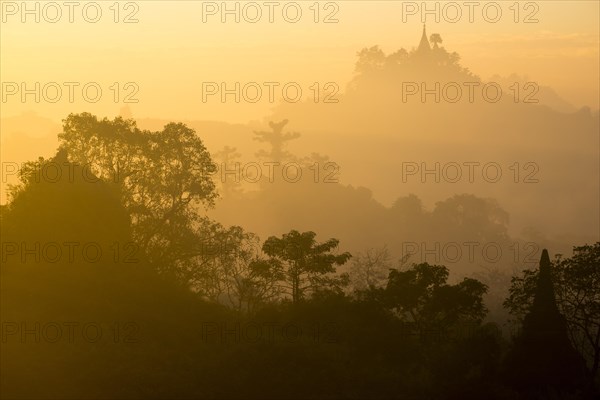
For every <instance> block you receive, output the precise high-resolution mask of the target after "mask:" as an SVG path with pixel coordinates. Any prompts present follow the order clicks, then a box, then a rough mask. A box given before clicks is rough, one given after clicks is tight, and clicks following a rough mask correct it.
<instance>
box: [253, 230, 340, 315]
mask: <svg viewBox="0 0 600 400" xmlns="http://www.w3.org/2000/svg"><path fill="white" fill-rule="evenodd" d="M315 237H316V234H315V233H314V232H304V233H300V232H298V231H296V230H292V231H290V232H289V233H286V234H284V235H282V237H281V238H277V237H275V236H271V237H269V238H268V239H267V240H266V241H265V243H264V244H263V247H262V249H263V252H264V253H265V254H267V255H268V256H269V257H271V260H272V262H273V264H272V266H273V269H272V270H273V271H274V273H275V274H282V275H283V276H284V280H283V282H282V287H283V289H284V290H285V292H286V293H287V294H289V295H290V296H291V298H292V301H293V302H294V303H297V302H298V301H300V300H302V299H303V298H304V296H305V294H307V293H308V292H314V291H317V290H322V289H333V290H336V289H339V288H340V287H341V286H342V285H344V284H345V283H346V282H347V276H338V277H336V276H331V275H330V274H332V273H334V272H335V266H336V265H338V266H339V265H343V264H344V263H345V262H346V261H348V260H349V259H350V257H351V255H350V253H342V254H333V253H332V251H333V250H334V249H335V248H336V247H337V246H338V243H339V241H338V240H337V239H329V240H327V241H325V242H323V243H317V241H316V240H315Z"/></svg>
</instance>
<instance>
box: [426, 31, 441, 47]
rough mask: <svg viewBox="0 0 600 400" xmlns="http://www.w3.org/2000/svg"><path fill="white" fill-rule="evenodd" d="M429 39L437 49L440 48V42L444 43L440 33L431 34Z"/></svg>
mask: <svg viewBox="0 0 600 400" xmlns="http://www.w3.org/2000/svg"><path fill="white" fill-rule="evenodd" d="M429 41H430V42H431V43H433V48H434V49H437V48H438V44H439V43H442V37H441V36H440V34H439V33H433V34H431V36H430V37H429Z"/></svg>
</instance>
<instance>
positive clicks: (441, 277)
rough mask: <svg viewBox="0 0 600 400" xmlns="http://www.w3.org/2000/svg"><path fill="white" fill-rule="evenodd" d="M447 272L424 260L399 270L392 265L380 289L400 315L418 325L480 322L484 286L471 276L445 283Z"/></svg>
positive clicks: (482, 314)
mask: <svg viewBox="0 0 600 400" xmlns="http://www.w3.org/2000/svg"><path fill="white" fill-rule="evenodd" d="M448 275H449V272H448V268H446V267H445V266H443V265H430V264H428V263H421V264H413V265H412V266H411V267H410V268H408V269H406V270H403V271H401V270H397V269H392V270H391V271H390V273H389V277H388V283H387V286H386V288H385V291H384V296H385V298H386V302H387V304H388V305H389V306H390V307H391V308H393V309H394V310H395V311H396V313H397V314H398V316H399V317H400V318H401V319H403V320H408V321H410V322H413V323H415V324H416V325H417V327H418V328H419V329H424V328H427V327H428V326H432V325H436V326H442V327H449V326H451V325H453V324H456V323H459V322H475V323H479V322H481V321H482V320H483V318H484V317H485V315H486V312H487V309H486V308H485V306H484V304H483V295H484V294H485V292H486V291H487V287H486V286H485V285H484V284H482V283H481V282H479V281H478V280H476V279H471V278H465V279H464V280H463V281H462V282H460V283H458V284H455V285H448V284H447V283H446V281H447V279H448Z"/></svg>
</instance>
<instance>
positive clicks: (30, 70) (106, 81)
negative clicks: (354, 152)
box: [0, 1, 600, 122]
mask: <svg viewBox="0 0 600 400" xmlns="http://www.w3.org/2000/svg"><path fill="white" fill-rule="evenodd" d="M1 3H2V21H3V23H2V27H1V29H2V34H1V35H0V36H1V39H0V44H1V47H2V54H1V57H0V59H1V61H0V67H1V74H2V77H1V80H2V83H3V99H2V116H11V115H16V114H20V113H21V112H23V111H25V110H35V111H36V112H37V113H38V114H41V115H44V116H48V117H51V118H53V119H55V120H57V121H58V120H60V119H62V118H64V117H65V116H66V115H67V114H68V113H70V112H77V111H90V112H93V113H96V114H99V115H115V114H117V113H118V112H119V110H120V109H121V108H122V107H123V106H124V105H125V104H124V103H123V100H124V96H125V95H127V94H132V93H134V92H136V93H135V94H133V96H132V99H134V100H138V103H135V104H129V105H130V107H131V110H132V111H133V114H134V116H136V117H160V118H168V119H208V120H222V121H230V122H247V121H250V120H260V119H262V118H263V117H264V116H266V115H267V114H268V113H269V110H270V108H271V107H272V106H273V105H274V104H273V103H271V102H270V101H269V99H268V91H269V89H268V87H267V86H264V85H263V82H277V83H279V86H278V87H275V91H274V95H275V100H280V99H281V96H282V93H281V87H282V86H283V85H284V84H286V83H288V82H298V84H299V85H300V87H301V89H302V93H303V96H302V97H304V98H306V97H308V96H310V95H312V94H313V92H312V91H311V89H310V87H311V85H312V84H314V83H315V82H317V83H318V86H319V88H320V90H323V86H324V84H326V83H327V82H335V83H336V84H337V85H338V86H339V87H340V89H341V90H342V91H343V89H344V87H345V85H346V84H347V82H348V81H349V80H350V79H351V77H352V74H353V68H354V63H355V61H356V52H357V51H359V50H360V49H362V48H364V47H367V46H369V47H370V46H373V45H379V46H380V47H381V48H382V49H383V50H384V51H385V52H386V53H391V52H394V51H396V50H397V49H399V48H401V47H404V48H406V49H408V50H410V49H411V48H412V47H414V46H416V45H417V44H418V42H419V39H420V36H421V30H422V18H423V17H425V18H426V21H427V31H428V34H431V33H439V34H440V35H441V36H442V38H443V45H444V46H445V47H446V49H447V50H449V51H456V52H458V53H459V54H460V55H461V56H462V60H463V65H464V66H466V67H469V68H470V69H471V70H472V71H473V72H475V73H477V74H478V75H479V76H481V77H482V78H483V79H488V78H490V77H491V76H492V75H494V74H500V75H502V76H506V75H509V74H511V73H513V72H515V73H518V74H520V75H527V76H528V77H529V79H530V80H532V81H536V82H538V83H539V84H540V85H548V86H552V87H553V88H554V89H555V90H556V91H557V92H558V93H559V94H560V95H561V96H563V97H564V98H565V99H566V100H568V101H569V102H571V103H572V104H574V105H575V106H577V107H580V106H583V105H590V106H591V107H592V108H598V106H599V104H598V102H599V100H598V92H599V91H598V85H599V77H598V70H599V68H600V66H599V62H598V57H599V52H598V47H599V39H598V37H599V27H598V15H599V12H600V9H599V2H597V1H568V2H567V1H539V2H525V1H522V2H519V3H518V4H517V6H516V7H515V4H516V2H513V1H500V2H496V3H494V2H476V3H477V5H476V6H474V9H473V13H472V17H473V19H474V22H472V23H471V22H469V13H470V10H469V8H468V6H465V5H464V4H465V2H455V3H452V2H450V5H448V4H447V3H449V2H438V3H437V4H438V5H437V7H439V16H440V20H439V22H436V21H435V15H434V14H428V15H422V13H421V11H422V10H421V9H422V2H414V3H411V2H399V1H337V2H320V3H319V4H318V7H315V6H314V4H315V2H313V1H300V2H296V3H294V2H275V3H276V4H275V5H273V8H272V10H273V14H272V15H273V20H274V22H273V23H270V22H269V6H268V5H265V4H266V2H262V1H259V2H255V3H253V4H250V5H247V4H246V3H248V2H240V3H239V5H238V7H239V10H240V22H239V23H236V22H235V20H234V19H235V15H228V16H227V15H226V16H225V17H227V21H226V22H225V23H222V22H221V18H222V17H223V15H222V13H221V11H222V5H221V2H200V1H168V2H167V1H137V2H120V4H119V5H120V7H119V14H118V16H116V15H115V10H116V7H114V5H113V4H114V2H112V1H100V2H96V4H97V6H96V5H91V6H90V5H88V6H87V8H86V13H84V12H83V8H84V6H85V4H86V2H80V4H79V5H78V6H77V7H75V8H74V9H73V15H72V16H73V20H74V21H73V22H72V23H70V22H69V8H68V7H67V6H64V5H63V2H56V3H54V4H58V5H59V7H58V9H60V12H61V17H60V18H58V17H57V15H58V14H57V8H56V7H54V6H47V5H46V4H44V3H47V2H40V5H39V6H38V7H39V18H40V22H39V23H36V22H35V17H36V16H35V15H34V14H31V15H23V12H22V11H23V10H22V5H21V4H22V3H21V2H9V1H2V2H1ZM35 3H36V2H28V3H27V4H28V7H30V9H32V10H33V9H34V7H35ZM227 3H228V7H230V9H233V8H234V7H235V4H234V3H237V2H227ZM250 3H252V2H250ZM291 3H293V4H291ZM491 3H493V4H491ZM427 4H428V5H427V7H429V8H430V9H434V7H436V5H435V4H436V2H428V3H427ZM456 4H458V5H459V6H460V12H461V14H462V17H461V18H460V19H459V20H458V22H454V23H453V22H451V20H453V19H455V18H456V16H457V14H456V10H457V8H456V7H455V5H456ZM486 4H487V5H486ZM490 4H491V5H490ZM255 5H258V6H259V7H258V9H260V12H261V13H262V17H261V18H260V20H258V22H256V23H252V22H250V21H249V20H251V19H253V18H255V16H256V15H257V14H256V11H257V7H255ZM497 6H498V7H499V8H500V9H501V11H502V15H501V17H500V18H499V20H498V22H496V23H492V22H488V21H492V20H494V18H495V15H496V14H495V13H496V7H497ZM111 7H112V8H111ZM284 7H285V8H286V10H287V11H286V14H285V17H286V18H288V20H293V19H294V18H295V12H296V9H297V8H299V9H300V10H301V11H302V16H301V17H300V18H299V22H297V23H291V22H287V21H286V20H285V18H284V13H283V9H284ZM415 7H417V8H418V10H415ZM96 8H99V9H100V10H101V11H102V15H101V17H100V18H99V21H98V22H97V23H90V22H86V20H85V18H88V19H89V20H94V19H95V18H96ZM216 8H218V9H216ZM317 8H318V9H319V14H318V16H317V15H316V14H315V10H316V9H317ZM484 8H485V9H486V10H487V11H486V13H484V11H483V9H484ZM516 9H519V13H518V16H517V15H516V13H515V10H516ZM203 11H204V12H203ZM211 11H213V14H214V15H212V14H211ZM413 13H414V15H413ZM128 16H129V17H130V18H131V19H137V20H138V22H137V23H123V20H124V19H126V17H128ZM328 16H329V18H330V19H337V21H338V22H334V23H323V20H324V19H326V18H327V17H328ZM23 17H24V18H26V22H25V23H23V22H22V21H21V19H22V18H23ZM84 17H85V18H84ZM115 17H117V18H118V20H119V22H118V23H115V22H114V18H115ZM203 17H204V19H205V22H203ZM315 18H317V19H318V20H319V21H320V22H319V23H315V22H314V19H315ZM515 18H517V19H518V21H519V22H518V23H515V21H514V19H515ZM53 19H58V22H56V23H52V22H50V20H53ZM403 19H404V20H405V21H403ZM486 19H487V20H488V21H486ZM526 19H530V20H533V19H537V21H538V22H531V23H524V20H526ZM7 82H8V83H7ZM11 82H14V83H16V84H18V85H20V84H21V82H26V84H27V87H28V88H34V87H35V86H34V84H35V82H40V92H42V91H43V86H44V85H45V84H47V83H49V82H57V83H58V86H60V88H61V90H62V96H61V97H60V99H59V100H58V101H56V103H50V102H48V101H45V100H44V98H43V96H42V99H41V100H40V103H38V104H36V103H35V98H34V95H28V96H27V97H26V102H24V103H23V102H22V100H21V98H20V93H17V94H16V95H8V96H7V93H8V92H10V91H11V90H14V86H10V85H12V84H10V83H11ZM63 82H77V83H78V84H79V86H73V88H74V92H73V94H74V103H70V102H69V87H68V86H65V85H64V84H63ZM88 82H97V83H98V85H99V87H100V88H101V89H102V96H101V97H100V99H99V101H98V102H97V103H91V102H89V101H86V100H84V99H83V97H82V90H81V89H82V87H83V85H85V84H86V83H88ZM115 82H116V83H117V86H114V83H115ZM128 82H133V83H134V85H129V86H126V84H127V83H128ZM203 82H217V83H218V84H220V83H221V82H226V83H227V85H228V86H227V87H230V88H233V87H234V84H235V82H240V87H243V86H244V85H245V84H246V83H248V82H257V83H258V84H259V85H260V86H261V90H262V91H263V93H262V97H261V100H260V101H258V102H257V103H255V104H250V103H248V102H244V101H243V100H242V101H241V102H240V103H239V104H236V103H235V101H234V98H233V95H230V96H229V97H228V101H227V102H226V103H222V102H221V100H220V97H219V95H214V96H212V97H208V98H207V101H206V102H203V99H202V97H203V96H202V93H203ZM7 85H9V86H7ZM55 86H56V85H54V86H53V85H50V86H47V95H48V98H50V99H53V98H55V96H56V94H55V90H56V87H55ZM117 87H118V88H119V90H118V91H119V97H120V98H119V99H118V102H116V103H115V100H114V98H113V97H114V95H115V92H116V91H117V90H116V88H117ZM19 90H20V88H19ZM88 90H89V93H88V94H89V96H90V98H93V96H95V94H94V93H95V88H94V86H89V87H88ZM249 93H250V95H251V96H254V94H252V93H253V92H249Z"/></svg>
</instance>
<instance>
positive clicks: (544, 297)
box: [505, 249, 587, 393]
mask: <svg viewBox="0 0 600 400" xmlns="http://www.w3.org/2000/svg"><path fill="white" fill-rule="evenodd" d="M505 374H506V379H507V381H508V383H509V384H510V385H511V386H513V387H515V388H516V389H517V390H519V391H525V392H538V393H539V392H547V391H558V392H572V391H574V390H577V389H578V388H583V384H584V379H585V376H586V375H587V370H586V367H585V362H584V360H583V358H582V357H581V355H580V354H579V353H578V352H577V351H576V350H575V349H574V348H573V346H572V345H571V342H570V341H569V337H568V334H567V323H566V320H565V318H564V317H563V315H562V314H561V313H560V311H559V309H558V306H557V304H556V298H555V295H554V284H553V282H552V264H551V263H550V257H549V256H548V251H547V250H546V249H544V250H543V252H542V257H541V259H540V269H539V274H538V282H537V287H536V292H535V298H534V301H533V304H532V306H531V310H530V311H529V313H528V314H527V315H526V316H525V318H524V320H523V329H522V331H521V334H520V336H519V337H517V338H516V339H515V342H514V345H513V348H512V349H511V351H510V353H509V354H508V356H507V359H506V361H505Z"/></svg>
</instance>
